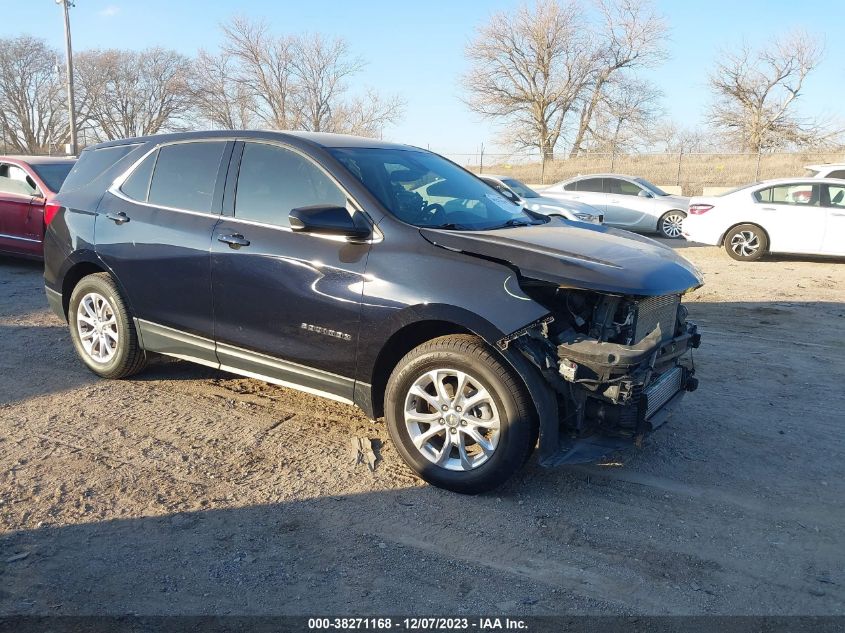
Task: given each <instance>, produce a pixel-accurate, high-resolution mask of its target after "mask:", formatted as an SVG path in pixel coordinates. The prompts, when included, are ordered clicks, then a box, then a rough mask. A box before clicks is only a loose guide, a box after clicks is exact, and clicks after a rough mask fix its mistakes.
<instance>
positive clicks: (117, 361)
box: [68, 273, 147, 378]
mask: <svg viewBox="0 0 845 633" xmlns="http://www.w3.org/2000/svg"><path fill="white" fill-rule="evenodd" d="M68 322H69V323H68V324H69V325H70V337H71V339H72V340H73V346H74V347H75V348H76V352H77V354H79V357H80V358H81V359H82V361H83V362H84V363H85V364H86V365H87V366H88V369H90V370H91V371H93V372H94V373H95V374H97V375H98V376H102V377H103V378H125V377H126V376H131V375H132V374H134V373H137V372H139V371H140V370H141V369H143V368H144V365H146V361H147V358H146V355H145V353H144V350H143V349H141V346H140V344H139V342H138V335H137V333H136V332H135V323H134V322H133V320H132V316H131V315H130V313H129V310H128V309H127V307H126V303H125V302H124V300H123V298H122V297H121V296H120V291H119V290H118V288H117V284H115V282H114V280H113V279H112V278H111V276H109V275H108V274H107V273H97V274H94V275H88V276H87V277H83V278H82V279H81V280H80V282H79V283H78V284H76V287H75V288H74V289H73V292H72V293H71V295H70V305H69V306H68Z"/></svg>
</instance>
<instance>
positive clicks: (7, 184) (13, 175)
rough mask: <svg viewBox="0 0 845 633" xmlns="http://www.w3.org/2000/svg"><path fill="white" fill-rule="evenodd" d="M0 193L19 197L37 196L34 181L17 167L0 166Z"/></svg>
mask: <svg viewBox="0 0 845 633" xmlns="http://www.w3.org/2000/svg"><path fill="white" fill-rule="evenodd" d="M0 192H2V193H14V194H18V195H21V196H35V195H38V187H36V186H35V181H33V180H32V178H31V177H30V176H29V174H27V173H26V172H25V171H24V170H23V169H21V168H20V167H18V166H17V165H0Z"/></svg>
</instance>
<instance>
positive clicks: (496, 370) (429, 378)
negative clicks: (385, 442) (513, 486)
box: [385, 335, 537, 494]
mask: <svg viewBox="0 0 845 633" xmlns="http://www.w3.org/2000/svg"><path fill="white" fill-rule="evenodd" d="M385 417H386V418H387V427H388V430H389V432H390V437H391V439H392V440H393V443H394V445H395V446H396V449H397V451H398V452H399V454H400V455H401V456H402V458H403V459H404V460H405V462H406V463H407V464H408V465H409V466H410V467H411V468H412V469H413V470H414V472H416V473H417V474H418V475H419V476H420V477H422V478H423V479H425V480H426V481H427V482H429V483H431V484H433V485H435V486H439V487H441V488H446V489H447V490H452V491H454V492H461V493H465V494H476V493H479V492H484V491H487V490H490V489H492V488H495V487H496V486H498V485H499V484H501V483H502V482H504V481H505V480H506V479H507V478H508V477H510V476H511V475H512V474H513V473H514V472H515V471H516V470H517V469H519V468H520V467H521V466H522V464H523V463H524V462H525V460H526V459H527V458H528V456H529V455H530V454H531V451H532V450H533V448H534V444H535V443H536V440H537V423H536V419H535V418H536V414H535V412H534V409H533V406H532V404H531V400H530V398H529V397H528V395H527V393H526V391H525V387H524V385H523V384H522V381H521V380H520V379H519V377H518V376H517V375H515V374H514V372H513V370H512V369H511V368H510V366H508V365H506V364H505V362H504V360H503V359H502V358H501V357H499V355H498V354H497V353H496V352H495V351H494V350H493V349H491V348H490V347H489V346H488V345H487V344H486V343H484V341H482V340H481V339H479V338H477V337H475V336H467V335H456V336H444V337H441V338H436V339H433V340H431V341H428V342H427V343H423V344H422V345H420V346H419V347H417V348H415V349H414V350H412V351H411V352H409V353H408V354H407V355H406V356H405V357H404V358H403V359H402V360H401V361H399V363H398V365H397V366H396V369H394V370H393V373H392V374H391V376H390V379H389V381H388V384H387V391H386V394H385Z"/></svg>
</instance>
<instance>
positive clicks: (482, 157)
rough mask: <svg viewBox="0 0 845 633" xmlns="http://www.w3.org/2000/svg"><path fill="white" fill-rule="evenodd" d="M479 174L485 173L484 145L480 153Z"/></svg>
mask: <svg viewBox="0 0 845 633" xmlns="http://www.w3.org/2000/svg"><path fill="white" fill-rule="evenodd" d="M478 173H479V174H483V173H484V143H482V144H481V151H480V152H479V159H478Z"/></svg>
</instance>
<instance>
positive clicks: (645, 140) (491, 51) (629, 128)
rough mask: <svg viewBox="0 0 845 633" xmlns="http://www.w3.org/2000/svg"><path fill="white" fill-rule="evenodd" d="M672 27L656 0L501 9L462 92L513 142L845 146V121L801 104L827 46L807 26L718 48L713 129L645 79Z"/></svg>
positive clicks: (710, 117) (544, 2)
mask: <svg viewBox="0 0 845 633" xmlns="http://www.w3.org/2000/svg"><path fill="white" fill-rule="evenodd" d="M669 35H670V29H669V25H668V22H667V20H666V18H665V17H664V16H662V15H660V14H659V13H658V12H657V11H656V9H655V8H654V5H653V4H652V2H650V0H594V1H593V2H587V1H585V0H568V1H566V2H562V1H560V0H535V1H534V2H532V3H527V4H523V5H522V6H521V7H519V8H517V9H516V10H515V11H512V12H501V13H497V14H495V15H493V16H492V17H491V18H490V20H489V21H488V22H487V23H486V24H484V25H482V26H481V27H480V28H478V29H477V30H476V33H475V37H474V38H473V40H472V41H471V42H470V44H469V45H468V46H467V49H466V55H467V58H468V60H469V61H470V68H469V70H468V71H467V73H466V74H465V76H464V78H463V82H464V85H465V93H464V94H465V97H464V100H465V102H466V103H467V104H468V106H469V107H470V108H471V109H472V110H474V111H475V112H477V113H479V114H480V115H482V116H483V117H486V118H489V119H490V120H493V121H495V122H497V123H499V124H501V127H502V129H503V133H504V140H505V144H507V145H510V146H512V147H514V148H515V149H530V150H535V151H539V153H540V155H541V156H542V157H543V158H544V159H550V158H554V157H555V155H556V152H559V151H561V150H563V151H565V152H566V153H567V154H568V155H569V156H575V155H578V154H581V153H585V152H606V153H623V152H630V151H636V150H641V149H660V150H664V151H671V152H706V151H725V150H731V151H742V152H765V151H775V150H780V151H784V150H792V149H804V148H814V149H819V148H824V149H830V148H832V147H841V146H842V135H841V128H838V127H837V126H836V125H833V124H831V123H826V122H823V121H820V120H818V119H813V118H809V117H802V116H800V115H799V114H797V113H796V111H795V107H794V106H795V102H796V100H797V99H798V98H799V97H800V96H801V95H802V90H803V87H804V83H805V80H806V78H807V76H808V75H809V74H810V73H811V72H812V71H813V70H814V69H815V68H816V67H817V66H818V65H819V63H820V61H821V59H822V52H823V45H822V43H821V41H820V39H819V38H818V37H815V36H813V35H811V34H809V33H806V32H802V31H794V32H790V33H785V34H783V35H781V36H779V37H776V38H773V39H772V40H770V41H769V42H768V43H767V44H765V45H764V46H762V47H761V48H760V49H757V50H755V49H752V48H751V47H749V46H748V45H745V44H742V45H740V46H738V47H735V48H732V49H727V50H722V51H719V52H718V54H717V61H716V62H715V64H714V67H713V69H712V70H711V72H710V74H709V76H708V77H707V78H706V80H707V84H708V87H709V89H710V104H709V106H708V108H707V110H706V112H705V113H704V120H705V125H704V127H690V126H679V125H678V124H676V123H674V122H673V121H672V120H671V119H670V118H669V117H667V116H666V113H665V112H664V111H663V108H662V107H661V105H660V100H661V97H662V91H661V90H660V88H659V87H658V86H655V85H653V83H651V82H649V81H648V80H647V79H645V78H644V76H643V75H644V71H647V70H649V69H653V68H655V67H657V66H659V65H660V64H661V63H662V62H664V61H665V60H666V59H667V57H668V50H667V47H666V42H667V41H668V40H669Z"/></svg>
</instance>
